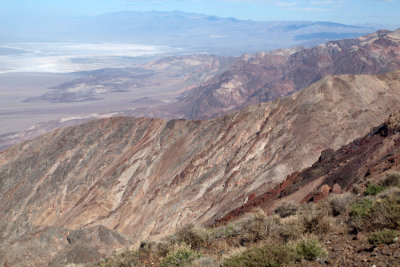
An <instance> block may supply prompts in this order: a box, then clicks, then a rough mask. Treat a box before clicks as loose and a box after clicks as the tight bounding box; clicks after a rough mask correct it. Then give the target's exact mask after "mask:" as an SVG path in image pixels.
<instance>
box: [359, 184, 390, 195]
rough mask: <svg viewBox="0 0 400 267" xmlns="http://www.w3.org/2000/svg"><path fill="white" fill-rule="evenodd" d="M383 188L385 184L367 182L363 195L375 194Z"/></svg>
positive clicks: (383, 189)
mask: <svg viewBox="0 0 400 267" xmlns="http://www.w3.org/2000/svg"><path fill="white" fill-rule="evenodd" d="M385 189H386V187H385V186H382V185H375V184H371V183H368V184H367V188H366V189H365V190H364V196H375V195H376V194H378V193H380V192H383V191H385Z"/></svg>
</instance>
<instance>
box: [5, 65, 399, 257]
mask: <svg viewBox="0 0 400 267" xmlns="http://www.w3.org/2000/svg"><path fill="white" fill-rule="evenodd" d="M399 103H400V72H399V71H397V72H393V73H389V74H385V75H339V76H328V77H326V78H324V79H322V80H321V81H319V82H317V83H315V84H313V85H311V86H310V87H308V88H307V89H305V90H303V91H300V92H298V93H295V94H293V95H290V96H287V97H285V98H282V99H277V100H275V101H273V102H270V103H264V104H258V105H254V106H249V107H247V108H245V109H243V110H241V111H237V112H234V113H232V114H230V115H227V116H224V117H221V118H217V119H213V120H207V121H185V120H171V121H166V120H161V119H146V118H138V119H135V118H123V117H118V118H109V119H102V120H98V121H93V122H89V123H87V124H83V125H81V126H76V127H70V128H66V129H60V130H56V131H54V132H51V133H49V134H47V135H44V136H41V137H39V138H36V139H34V140H32V141H26V142H24V143H22V144H20V145H17V146H14V147H12V148H10V149H8V150H6V151H4V152H1V153H0V193H1V194H0V215H1V216H0V218H1V219H0V229H2V230H1V233H2V237H1V238H0V239H1V240H2V242H3V245H0V254H1V253H2V254H3V255H7V253H6V250H5V249H9V246H7V245H6V244H9V242H12V243H13V244H19V242H21V240H23V236H24V233H29V232H31V231H34V230H35V229H36V228H37V227H50V228H51V227H64V228H66V229H69V230H70V231H71V232H72V231H77V230H79V229H83V230H84V229H88V228H89V227H93V226H96V225H103V226H105V227H106V228H107V229H110V230H111V231H116V232H117V233H120V234H123V235H124V237H126V238H127V240H129V241H131V242H134V243H138V242H139V240H145V239H147V238H150V239H159V238H162V237H163V236H165V235H166V234H168V233H171V232H173V231H174V230H175V229H177V228H178V227H180V226H184V225H186V224H188V223H194V224H210V223H212V222H214V221H216V220H218V219H220V218H223V217H224V216H225V215H226V214H227V213H228V212H229V211H230V210H232V209H235V208H237V207H240V206H241V205H242V204H244V203H246V202H247V201H248V200H249V196H250V195H253V194H255V195H259V194H262V193H264V192H265V191H266V190H268V189H269V188H273V187H274V186H275V185H276V184H279V183H280V182H282V181H283V180H284V179H285V178H286V176H287V175H289V174H291V173H293V172H295V171H297V170H300V169H303V168H305V167H307V166H310V165H311V164H313V163H314V162H315V161H316V160H317V159H318V157H319V155H320V153H321V151H323V150H325V149H327V148H332V149H338V148H340V147H341V146H343V145H345V144H346V143H348V142H350V141H352V140H353V139H355V138H358V137H360V136H364V135H365V134H367V133H368V132H369V129H370V128H371V127H373V126H376V125H378V124H379V123H381V121H383V120H384V119H385V118H386V117H387V116H388V115H389V114H390V113H393V112H395V111H397V110H399V109H400V106H399ZM332 122H335V123H332ZM32 238H33V240H36V239H35V237H32ZM4 242H6V243H4ZM32 242H36V241H32ZM63 242H64V243H65V242H66V241H65V240H64V241H63ZM65 244H67V243H65ZM13 249H16V250H17V251H18V249H21V250H22V251H24V250H23V248H22V247H21V246H18V245H15V246H14V247H13ZM38 249H39V248H38ZM53 249H54V250H53V254H52V255H55V256H52V257H58V256H59V255H60V253H61V254H62V253H63V251H62V249H61V248H60V250H58V249H57V247H54V248H53ZM57 255H58V256H57ZM8 260H9V261H11V259H9V258H8ZM45 260H47V261H48V260H49V258H46V257H44V258H41V259H35V258H31V257H29V256H27V259H26V261H25V263H26V262H36V263H39V262H40V261H45ZM21 264H22V263H21Z"/></svg>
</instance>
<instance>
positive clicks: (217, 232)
mask: <svg viewBox="0 0 400 267" xmlns="http://www.w3.org/2000/svg"><path fill="white" fill-rule="evenodd" d="M240 230H241V228H240V226H239V224H233V223H230V224H228V225H226V226H220V227H217V228H214V229H211V230H210V235H211V238H212V239H225V238H231V237H234V236H238V235H239V234H240Z"/></svg>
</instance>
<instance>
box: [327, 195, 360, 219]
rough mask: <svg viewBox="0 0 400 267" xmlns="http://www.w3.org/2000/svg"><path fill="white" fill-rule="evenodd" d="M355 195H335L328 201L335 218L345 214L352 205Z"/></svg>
mask: <svg viewBox="0 0 400 267" xmlns="http://www.w3.org/2000/svg"><path fill="white" fill-rule="evenodd" d="M353 198H354V195H353V194H351V193H344V194H340V195H338V194H335V195H333V196H330V197H329V199H328V201H329V204H330V208H331V213H332V215H333V216H339V215H341V214H344V213H346V212H347V210H348V209H349V206H350V203H351V202H352V201H353Z"/></svg>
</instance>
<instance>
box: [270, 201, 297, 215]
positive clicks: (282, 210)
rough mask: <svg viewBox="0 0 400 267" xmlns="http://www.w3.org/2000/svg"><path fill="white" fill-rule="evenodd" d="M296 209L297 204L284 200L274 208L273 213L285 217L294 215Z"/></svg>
mask: <svg viewBox="0 0 400 267" xmlns="http://www.w3.org/2000/svg"><path fill="white" fill-rule="evenodd" d="M298 209H299V205H297V204H296V203H294V202H284V203H282V204H281V205H280V206H279V207H277V208H276V209H275V213H276V214H278V215H279V216H280V217H281V218H286V217H289V216H292V215H295V214H296V212H297V210H298Z"/></svg>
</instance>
